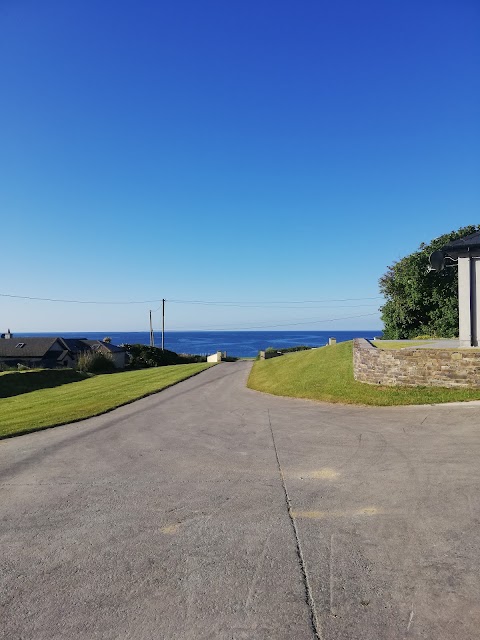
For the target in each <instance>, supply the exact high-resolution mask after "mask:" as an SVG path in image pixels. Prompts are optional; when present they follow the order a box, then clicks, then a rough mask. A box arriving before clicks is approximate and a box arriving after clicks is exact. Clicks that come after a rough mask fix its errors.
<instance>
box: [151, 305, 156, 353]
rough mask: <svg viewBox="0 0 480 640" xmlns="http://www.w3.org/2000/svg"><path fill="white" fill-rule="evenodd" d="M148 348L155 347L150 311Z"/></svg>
mask: <svg viewBox="0 0 480 640" xmlns="http://www.w3.org/2000/svg"><path fill="white" fill-rule="evenodd" d="M150 346H151V347H154V346H155V338H154V335H153V326H152V310H151V309H150Z"/></svg>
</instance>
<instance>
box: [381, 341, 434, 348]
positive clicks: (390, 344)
mask: <svg viewBox="0 0 480 640" xmlns="http://www.w3.org/2000/svg"><path fill="white" fill-rule="evenodd" d="M430 342H434V341H433V340H372V341H371V344H372V345H373V346H374V347H377V349H405V348H406V347H419V346H422V347H425V346H426V345H428V344H429V343H430Z"/></svg>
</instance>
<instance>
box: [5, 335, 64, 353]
mask: <svg viewBox="0 0 480 640" xmlns="http://www.w3.org/2000/svg"><path fill="white" fill-rule="evenodd" d="M57 340H58V338H28V337H26V338H24V337H22V336H15V337H13V338H8V339H5V338H2V339H0V357H3V358H43V356H44V355H45V354H46V353H47V351H48V350H49V349H50V348H51V347H52V346H53V345H54V344H55V342H57ZM17 345H23V346H21V347H20V346H17Z"/></svg>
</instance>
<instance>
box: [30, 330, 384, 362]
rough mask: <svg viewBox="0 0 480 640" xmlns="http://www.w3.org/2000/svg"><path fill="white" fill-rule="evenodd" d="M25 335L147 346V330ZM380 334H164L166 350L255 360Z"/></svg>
mask: <svg viewBox="0 0 480 640" xmlns="http://www.w3.org/2000/svg"><path fill="white" fill-rule="evenodd" d="M23 335H24V336H53V335H55V336H57V335H61V336H62V337H64V338H87V339H88V340H102V339H103V338H105V337H106V336H110V338H111V339H112V344H118V345H119V344H124V343H126V344H134V343H140V344H149V342H150V337H149V333H148V331H129V332H127V331H125V332H122V331H110V332H109V331H102V332H91V331H86V332H83V333H82V332H75V333H72V332H64V333H24V334H23ZM377 335H381V330H379V329H372V330H371V331H335V330H332V331H166V332H165V349H169V350H170V351H175V352H176V353H194V354H199V355H205V354H210V353H214V352H215V351H226V352H227V354H228V355H229V356H238V357H254V356H256V355H257V354H258V352H259V351H260V350H261V349H267V348H268V347H274V348H277V349H281V348H284V347H294V346H296V345H300V344H302V345H303V344H304V345H307V346H309V347H323V346H324V345H326V344H327V343H328V339H329V338H330V337H333V338H336V339H337V342H344V341H346V340H352V339H353V338H367V339H370V340H371V339H372V338H373V337H374V336H377ZM161 339H162V338H161V334H160V333H156V334H155V346H157V347H159V346H161Z"/></svg>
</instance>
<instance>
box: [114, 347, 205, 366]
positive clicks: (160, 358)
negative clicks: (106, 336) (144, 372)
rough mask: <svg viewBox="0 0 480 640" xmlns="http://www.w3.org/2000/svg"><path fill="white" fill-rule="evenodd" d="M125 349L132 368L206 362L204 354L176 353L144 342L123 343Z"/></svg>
mask: <svg viewBox="0 0 480 640" xmlns="http://www.w3.org/2000/svg"><path fill="white" fill-rule="evenodd" d="M123 346H124V347H125V349H126V350H127V351H128V353H129V354H130V365H131V366H132V367H134V368H143V367H164V366H167V365H172V364H191V363H195V362H206V360H207V358H206V356H195V355H190V354H185V353H183V354H180V355H179V354H178V353H175V351H169V350H168V349H164V350H163V351H162V349H160V348H159V347H149V346H148V345H146V344H124V345H123Z"/></svg>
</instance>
